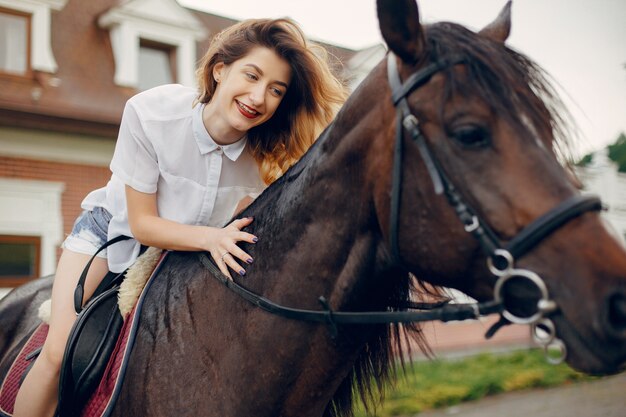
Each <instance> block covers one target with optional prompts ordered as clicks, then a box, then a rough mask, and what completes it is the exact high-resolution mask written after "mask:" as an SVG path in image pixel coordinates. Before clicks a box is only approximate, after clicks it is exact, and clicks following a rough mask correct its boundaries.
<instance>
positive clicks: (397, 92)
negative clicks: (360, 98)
mask: <svg viewBox="0 0 626 417" xmlns="http://www.w3.org/2000/svg"><path fill="white" fill-rule="evenodd" d="M465 61H466V59H465V58H464V57H463V56H456V55H453V56H450V57H447V58H444V59H441V60H439V61H437V62H435V63H432V64H429V65H427V66H425V67H424V68H422V69H420V70H418V71H417V72H415V73H414V74H412V75H411V76H410V77H409V78H408V79H407V80H406V81H405V82H404V83H402V81H401V79H400V74H399V71H398V68H397V62H396V57H395V56H394V55H393V54H391V53H389V54H388V56H387V74H388V79H389V85H390V88H391V91H392V100H393V104H394V106H396V108H397V122H396V142H395V148H394V167H393V172H392V181H393V182H392V190H391V210H390V226H389V228H390V234H389V240H390V241H389V246H390V248H391V256H392V258H393V260H394V262H395V263H396V264H398V265H402V260H401V258H400V253H399V247H398V233H399V231H398V223H399V221H398V219H399V211H400V197H401V184H402V162H403V160H402V159H403V148H402V139H403V137H404V132H405V131H407V132H408V133H409V135H410V137H411V139H412V141H413V143H415V145H416V146H417V148H418V150H419V153H420V155H421V157H422V159H423V162H424V165H425V166H426V169H427V170H428V174H429V175H430V178H431V180H432V183H433V187H434V190H435V194H437V195H441V194H445V196H446V198H447V200H448V203H449V204H450V206H452V208H454V211H455V212H456V215H457V217H458V218H459V220H460V221H461V223H462V224H463V227H464V229H465V231H466V232H468V233H470V234H471V235H472V236H473V237H474V238H475V239H476V240H477V241H478V243H479V245H480V247H481V249H482V251H483V253H484V254H485V256H486V258H487V266H488V268H489V271H490V272H491V273H492V274H493V275H494V276H495V277H496V278H497V281H496V284H495V287H494V301H495V302H496V303H497V304H499V305H501V307H502V310H501V312H500V315H501V318H500V321H499V322H498V323H496V324H495V325H494V326H493V327H492V328H491V329H489V331H488V332H487V335H486V336H487V337H491V336H492V335H493V334H495V333H496V332H497V331H498V330H499V329H500V328H501V327H502V326H505V325H507V324H511V323H516V324H529V325H531V326H532V334H533V338H534V339H535V341H536V342H537V343H538V344H540V345H542V346H543V347H544V349H545V350H546V354H547V353H548V349H552V350H557V351H558V355H559V356H558V357H556V358H554V359H553V358H551V357H550V356H549V357H548V360H551V361H553V362H561V361H563V360H564V359H565V356H566V354H567V350H566V347H565V344H564V343H563V342H562V341H561V340H559V339H557V338H556V329H555V326H554V323H553V322H552V321H551V320H550V319H548V318H546V316H547V315H549V314H551V313H553V312H556V311H557V310H558V306H557V304H556V303H555V302H554V301H553V300H551V299H550V296H549V294H548V289H547V286H546V285H545V282H544V281H543V279H542V278H541V277H540V276H539V275H537V274H536V273H535V272H532V271H529V270H526V269H518V268H515V267H514V265H515V260H516V259H518V258H520V257H521V256H523V255H524V254H526V253H527V252H528V251H530V250H531V249H532V248H533V247H535V246H536V245H537V244H538V243H539V242H541V241H542V240H543V239H545V238H546V237H548V236H549V235H550V234H552V233H553V232H555V231H556V230H558V229H559V228H560V227H561V226H563V225H564V224H566V223H567V222H569V221H570V220H572V219H574V218H576V217H579V216H581V215H582V214H584V213H586V212H588V211H599V210H602V202H601V201H600V199H599V198H598V197H597V196H589V195H574V196H572V197H569V198H567V199H566V200H565V201H563V202H561V203H560V204H559V205H557V206H556V207H554V208H552V209H551V210H550V211H548V212H547V213H545V214H543V215H541V216H540V217H538V218H537V219H535V220H534V221H533V222H532V223H530V224H529V225H528V226H526V227H525V228H524V229H522V230H521V231H520V232H519V233H518V234H517V235H516V236H515V237H513V238H512V239H511V240H510V241H508V242H507V243H502V242H501V241H500V240H499V239H498V237H497V235H496V233H494V232H493V230H491V228H490V227H489V226H488V225H487V223H486V222H484V221H483V220H482V219H481V218H480V217H479V216H478V215H477V214H476V212H475V211H474V210H473V209H472V208H471V207H470V206H469V204H467V203H466V202H465V201H464V199H463V197H462V195H461V194H460V193H459V192H458V191H457V189H456V187H455V186H454V184H453V183H452V181H450V180H449V179H448V177H447V176H446V174H445V172H444V171H443V169H442V168H441V167H440V165H439V164H438V163H437V159H436V158H435V157H434V155H433V154H432V153H431V151H430V150H429V148H428V145H427V143H426V138H425V136H424V134H423V132H422V131H421V129H420V126H419V120H418V119H417V117H415V115H414V114H412V113H411V110H410V108H409V104H408V101H407V96H408V95H409V94H410V93H411V92H412V91H414V90H415V89H417V88H419V87H420V86H422V85H424V84H425V83H427V82H428V81H429V80H430V79H431V77H432V76H433V75H434V74H435V73H437V72H439V71H442V70H444V69H446V68H450V67H452V66H454V65H458V64H463V63H465ZM516 279H517V280H519V279H522V280H526V281H528V282H530V283H531V284H532V285H533V286H534V287H536V288H537V290H538V292H539V293H540V298H539V299H538V301H537V305H536V310H535V311H534V312H533V313H532V314H530V315H517V314H515V313H513V312H511V311H510V310H508V309H507V305H506V304H507V303H506V301H507V300H506V297H505V293H504V287H505V285H506V283H508V282H511V281H512V280H516Z"/></svg>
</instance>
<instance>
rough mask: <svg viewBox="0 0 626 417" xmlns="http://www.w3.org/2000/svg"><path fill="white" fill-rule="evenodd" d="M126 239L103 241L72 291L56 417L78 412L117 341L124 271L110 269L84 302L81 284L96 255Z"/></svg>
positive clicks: (99, 377)
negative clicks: (72, 314)
mask: <svg viewBox="0 0 626 417" xmlns="http://www.w3.org/2000/svg"><path fill="white" fill-rule="evenodd" d="M126 239H129V237H128V236H119V237H117V238H115V239H112V240H110V241H108V242H107V243H105V244H104V245H102V247H101V248H100V249H98V251H97V252H96V253H95V254H94V255H93V257H92V258H91V259H90V260H89V262H88V263H87V265H86V266H85V269H84V270H83V273H82V274H81V276H80V279H79V280H78V284H77V286H76V290H75V292H74V308H75V310H76V314H77V315H78V317H77V319H76V322H75V323H74V326H73V327H72V330H71V331H70V335H69V338H68V341H67V345H66V347H65V354H64V356H63V363H62V365H61V375H60V380H59V403H58V406H57V416H58V417H70V416H79V415H80V413H81V410H82V409H83V407H84V406H85V404H86V403H87V401H88V400H89V397H90V395H91V394H92V393H93V392H94V391H95V389H96V388H97V387H98V384H99V383H100V380H101V379H102V376H103V375H104V372H105V370H106V366H107V364H108V362H109V359H110V358H111V354H112V353H113V350H114V349H115V346H116V344H117V339H118V337H119V335H120V331H121V329H122V325H123V324H124V320H123V317H122V315H121V313H120V311H119V308H118V305H117V294H118V290H119V286H120V285H121V283H122V281H123V279H124V276H125V273H126V271H124V272H122V273H117V274H116V273H112V272H109V273H108V274H107V275H105V277H104V278H103V279H102V282H101V283H100V285H99V286H98V288H96V290H95V292H94V294H93V295H92V297H91V298H90V299H89V300H88V301H87V303H86V304H85V305H84V306H83V292H84V290H83V288H84V284H85V279H86V278H87V272H88V271H89V267H90V266H91V263H92V262H93V260H94V258H95V257H96V255H97V254H98V253H99V252H100V251H102V250H103V249H105V248H106V247H108V246H110V245H112V244H114V243H117V242H120V241H122V240H126Z"/></svg>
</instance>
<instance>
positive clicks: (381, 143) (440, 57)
mask: <svg viewBox="0 0 626 417" xmlns="http://www.w3.org/2000/svg"><path fill="white" fill-rule="evenodd" d="M377 11H378V16H379V22H380V30H381V33H382V35H383V38H384V40H385V42H386V43H387V45H388V47H389V54H388V58H387V59H386V60H383V61H381V62H380V63H379V64H378V65H377V66H376V67H375V68H374V69H373V70H372V72H371V73H370V74H369V75H368V76H367V78H366V79H365V80H364V81H363V82H362V83H361V85H360V86H359V87H358V88H357V89H356V91H354V92H353V94H352V95H351V96H350V98H349V99H348V101H347V102H346V103H345V105H344V106H343V108H342V109H341V111H340V112H339V114H338V115H337V117H336V119H335V120H334V122H333V123H332V124H331V125H330V126H329V127H328V128H327V129H326V130H325V131H324V132H323V134H322V135H321V136H320V138H319V139H318V140H317V141H316V143H315V144H314V146H312V147H311V149H310V150H309V151H308V152H307V153H306V154H305V155H304V157H303V158H302V159H301V160H300V161H299V162H298V163H297V164H295V165H294V166H293V167H292V168H290V169H289V170H288V171H287V172H286V173H285V174H284V175H283V176H282V177H281V178H280V179H279V180H277V181H276V182H275V183H274V184H272V185H271V186H269V187H268V188H267V189H266V190H265V191H264V192H263V193H262V194H261V195H260V196H259V197H258V198H257V199H256V201H254V202H253V203H252V204H251V205H250V206H249V207H248V208H246V209H245V210H244V212H243V213H242V215H243V216H253V217H254V219H255V220H254V222H253V223H252V225H251V226H250V227H249V229H248V230H250V231H251V232H253V233H254V234H255V235H257V236H259V241H258V242H257V243H256V244H255V245H247V244H244V245H243V247H244V249H245V250H246V251H247V252H248V253H250V254H251V256H253V257H254V259H255V262H254V263H253V264H252V265H251V266H250V267H249V268H248V269H247V273H246V276H245V277H236V278H235V279H234V283H233V284H232V285H234V284H237V285H239V286H241V287H245V288H246V289H247V290H248V291H250V292H252V293H254V294H259V295H262V296H263V297H264V298H265V299H267V300H271V301H272V302H274V303H277V304H280V305H282V306H289V307H293V308H298V309H302V310H306V311H317V312H320V311H321V312H325V313H326V317H328V318H329V320H328V322H326V323H319V322H315V321H300V320H297V319H294V318H285V317H281V316H280V315H275V314H270V313H268V312H266V311H265V310H264V309H262V308H260V305H261V304H262V303H256V304H255V303H250V302H249V300H248V299H245V298H242V297H240V296H239V295H238V294H237V293H235V292H233V291H231V290H230V288H231V287H232V285H231V284H227V285H223V283H224V282H226V281H221V280H219V279H216V275H217V273H215V272H214V271H215V269H214V268H210V267H209V266H210V265H211V264H210V262H207V259H208V258H207V257H206V254H199V253H191V252H172V253H170V254H169V256H168V258H167V260H166V261H165V263H164V265H162V267H161V272H160V274H159V275H158V276H157V277H156V279H155V280H154V283H153V285H152V287H151V288H150V291H149V293H148V294H147V295H146V299H145V307H144V309H143V311H142V313H141V317H140V324H139V329H138V331H137V338H136V342H135V345H134V349H133V351H132V354H131V360H130V363H129V367H128V369H127V372H126V379H125V381H124V384H123V386H122V389H121V393H120V395H119V398H118V400H117V403H116V406H115V408H114V410H113V412H112V414H111V415H112V416H116V417H119V416H123V415H149V416H170V415H183V416H186V415H189V416H192V415H193V416H197V415H204V416H216V415H220V416H229V417H236V416H250V415H255V416H284V417H288V416H298V417H320V416H328V417H330V416H350V415H352V414H353V407H354V402H355V399H356V396H359V395H360V396H362V397H363V398H364V399H365V400H366V403H367V404H372V402H373V403H375V402H376V401H377V399H378V397H379V392H380V391H381V390H380V387H382V386H383V385H384V384H385V383H386V382H388V381H389V380H390V379H391V380H392V379H393V378H394V372H395V371H394V363H395V361H396V360H398V359H397V356H396V355H394V352H395V350H396V349H398V348H399V347H398V345H399V344H400V343H399V342H398V341H399V340H404V338H405V337H412V336H416V337H418V338H419V336H420V333H419V329H418V326H412V325H410V324H405V325H398V324H395V325H390V324H388V323H385V322H377V323H374V324H364V323H362V322H358V323H357V324H345V323H342V322H341V321H340V320H339V319H340V318H341V317H343V316H340V314H339V313H340V312H346V314H348V313H350V312H353V313H355V314H359V312H365V311H372V310H373V311H381V312H391V313H394V312H395V313H402V312H403V311H404V309H405V307H406V305H407V304H408V303H410V302H411V301H414V300H415V298H416V297H417V295H416V294H426V295H424V297H426V296H427V297H428V298H429V299H432V298H433V297H434V298H435V299H437V297H438V296H439V295H440V294H441V293H440V291H439V288H441V287H448V288H456V289H458V290H460V291H462V292H464V293H466V294H467V295H469V296H471V297H473V298H474V299H476V300H478V301H479V302H481V303H482V302H488V301H490V300H493V299H494V297H495V298H497V299H498V300H497V301H499V302H500V303H501V304H504V306H505V307H504V308H505V313H508V314H507V315H505V316H503V317H504V319H503V320H502V324H504V322H506V321H507V320H508V321H515V320H519V321H527V322H529V323H530V322H532V323H533V324H537V323H539V325H538V326H539V327H540V328H542V329H544V330H546V331H547V332H548V333H552V335H551V336H552V337H551V338H556V339H559V340H561V341H562V343H563V346H564V347H566V348H567V350H566V357H565V360H566V361H567V363H568V364H569V365H571V366H572V367H574V368H576V369H579V370H581V371H584V372H588V373H592V374H609V373H615V372H619V371H620V370H622V369H623V368H624V363H625V361H626V250H625V248H624V247H623V246H622V245H621V244H620V243H619V242H618V240H617V239H616V238H614V236H613V234H612V233H611V231H610V230H608V229H607V228H606V227H605V225H604V223H603V221H602V219H601V217H600V215H599V214H598V213H597V210H598V201H597V199H590V198H583V197H581V194H580V191H579V188H580V187H579V185H578V183H577V182H576V180H575V178H574V177H573V176H572V175H571V172H570V170H569V168H568V165H567V163H566V161H564V160H563V157H562V155H563V154H564V152H565V151H564V149H567V139H566V137H565V136H566V130H565V129H564V128H563V123H562V122H563V121H562V117H561V116H560V114H561V113H560V109H561V107H560V106H559V101H558V98H557V97H556V95H555V93H554V90H553V89H552V88H551V87H550V85H549V83H548V82H547V81H546V77H545V76H544V75H543V72H542V70H541V69H540V68H539V67H538V66H537V65H536V64H535V63H533V62H532V61H531V60H530V59H529V58H527V57H526V56H524V55H522V54H521V53H518V52H516V51H513V50H512V49H510V48H508V47H507V46H506V45H505V40H506V38H507V37H508V35H509V32H510V25H511V18H510V3H509V4H507V5H506V6H505V8H504V9H503V11H502V12H501V14H500V15H499V16H498V17H497V18H496V19H495V20H494V21H493V22H492V23H491V24H489V25H487V26H486V27H485V28H484V29H482V30H481V31H479V32H477V33H475V32H472V31H470V30H468V29H466V28H464V27H463V26H460V25H457V24H453V23H445V22H444V23H434V24H430V25H422V24H420V21H419V10H418V7H417V4H416V3H415V1H414V0H404V1H400V0H378V2H377ZM222 278H223V277H222ZM49 287H50V279H47V280H39V281H35V282H34V283H33V284H29V285H26V286H24V287H21V288H18V289H16V290H15V291H13V292H12V293H11V294H9V295H8V296H7V297H6V298H5V299H4V300H3V301H2V304H0V335H1V336H2V337H1V338H0V357H1V356H4V355H5V354H6V352H8V351H9V350H11V349H14V348H15V345H16V343H19V340H20V339H21V338H22V339H23V335H24V334H25V332H26V331H27V330H28V329H32V327H33V326H34V325H35V323H36V322H37V319H36V318H35V317H34V315H35V310H36V307H37V304H38V302H39V301H41V300H43V299H44V298H46V296H47V295H48V294H49V291H50V289H49ZM420 290H421V291H420ZM537 293H538V294H539V296H537ZM494 294H495V295H494ZM320 295H321V296H324V300H325V301H324V303H323V304H324V306H322V307H320V304H319V303H320V300H319V296H320ZM529 300H534V301H533V302H531V304H533V305H534V307H532V308H530V307H528V302H529ZM333 312H334V313H333ZM334 316H336V317H337V322H333V317H334ZM333 326H334V327H335V330H336V332H332V331H329V328H330V327H333ZM16 341H17V342H16ZM422 342H423V341H422ZM424 348H426V347H424ZM370 406H371V405H370Z"/></svg>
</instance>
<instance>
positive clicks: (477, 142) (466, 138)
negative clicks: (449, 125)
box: [450, 125, 491, 148]
mask: <svg viewBox="0 0 626 417" xmlns="http://www.w3.org/2000/svg"><path fill="white" fill-rule="evenodd" d="M450 137H452V138H453V139H454V140H456V141H457V142H458V143H460V144H461V145H463V146H467V147H471V148H480V147H484V146H488V145H489V144H490V143H491V136H490V135H489V132H488V131H487V130H486V129H484V128H482V127H480V126H475V125H466V126H461V127H458V128H456V129H454V130H453V131H452V132H451V134H450Z"/></svg>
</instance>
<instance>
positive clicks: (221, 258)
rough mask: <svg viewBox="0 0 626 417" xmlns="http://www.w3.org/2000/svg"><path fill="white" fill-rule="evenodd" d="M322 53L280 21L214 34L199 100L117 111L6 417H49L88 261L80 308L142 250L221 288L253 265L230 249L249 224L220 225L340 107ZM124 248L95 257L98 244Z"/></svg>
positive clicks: (168, 100)
mask: <svg viewBox="0 0 626 417" xmlns="http://www.w3.org/2000/svg"><path fill="white" fill-rule="evenodd" d="M322 51H323V50H322V49H321V48H318V47H316V46H315V45H313V44H310V43H309V42H308V41H307V40H306V39H305V37H304V35H303V34H302V32H301V30H300V29H299V27H298V26H297V25H296V24H295V23H293V22H292V21H290V20H288V19H277V20H270V19H260V20H251V21H245V22H242V23H239V24H237V25H234V26H233V27H231V28H229V29H227V30H225V31H224V32H223V33H221V34H218V35H217V36H216V37H215V38H214V40H213V41H212V43H211V46H210V47H209V50H208V52H207V53H206V55H205V57H204V59H203V60H202V63H201V65H200V69H199V70H198V81H199V82H198V84H199V86H200V91H197V90H195V89H193V88H189V87H185V86H182V85H173V84H169V85H163V86H159V87H155V88H152V89H149V90H146V91H144V92H142V93H140V94H138V95H136V96H134V97H132V98H131V99H130V100H129V101H128V102H127V104H126V107H125V109H124V114H123V116H122V122H121V126H120V131H119V137H118V140H117V144H116V148H115V153H114V155H113V160H112V161H111V171H112V173H113V175H112V176H111V179H110V180H109V182H108V184H107V186H106V187H104V188H101V189H98V190H95V191H93V192H91V193H90V194H89V195H88V196H87V197H86V198H85V199H84V200H83V202H82V208H83V209H84V210H85V211H84V212H83V214H82V215H81V216H80V217H79V218H78V220H77V221H76V223H75V224H74V229H73V230H72V233H71V234H70V236H69V237H68V238H67V239H66V241H65V243H64V251H63V254H62V255H61V259H60V261H59V266H58V268H57V271H56V276H55V280H54V285H53V289H52V312H51V318H50V328H49V331H48V335H47V338H46V342H45V344H44V346H43V348H42V351H41V354H40V355H39V357H38V358H37V360H36V361H35V363H34V366H33V367H32V369H31V370H30V371H29V373H28V376H27V377H26V379H25V380H24V383H23V385H22V387H21V388H20V391H19V394H18V396H17V400H16V402H15V414H14V416H15V417H23V416H34V415H36V416H51V415H53V414H54V411H55V408H56V398H57V389H58V388H57V385H58V373H59V369H60V365H61V360H62V358H63V352H64V350H65V345H66V342H67V338H68V334H69V332H70V329H71V327H72V324H73V323H74V321H75V319H76V315H75V313H74V307H73V296H72V294H73V290H74V288H75V287H76V282H77V280H78V277H79V275H80V273H81V271H82V269H83V267H84V266H85V264H86V263H87V262H88V261H89V259H90V258H91V256H92V255H93V256H94V260H93V262H92V263H91V268H90V269H89V274H88V275H87V279H86V281H85V287H84V288H85V298H87V299H88V298H89V297H90V296H91V294H92V293H93V291H94V290H95V288H96V287H97V285H98V284H99V283H100V281H101V280H102V278H103V277H104V275H105V274H106V272H107V271H108V270H111V271H113V272H122V271H124V270H125V269H126V268H128V267H129V266H130V265H131V264H132V263H133V262H134V261H135V260H136V258H137V256H138V254H139V252H140V249H141V245H145V246H154V247H158V248H162V249H172V250H183V251H206V252H209V253H210V254H211V256H212V257H213V260H214V261H215V262H216V263H217V265H218V266H219V268H220V270H221V272H222V273H223V274H224V275H226V276H228V277H230V276H231V275H230V274H231V271H234V272H235V273H237V274H238V275H245V273H246V271H245V269H244V268H243V267H242V266H241V264H244V265H250V264H251V263H252V262H253V259H252V257H251V256H250V255H249V254H248V253H246V252H244V251H243V250H242V249H241V248H240V247H239V246H238V245H237V243H238V242H247V243H250V244H254V243H256V241H257V237H256V236H254V235H252V234H250V233H246V232H243V231H242V230H241V229H243V228H244V227H246V226H249V225H250V224H251V223H252V218H243V219H237V220H235V221H233V222H232V223H230V224H228V225H227V226H225V225H226V224H227V222H228V221H229V220H230V219H231V218H232V217H233V216H234V215H235V214H237V212H238V211H240V210H241V209H243V208H244V207H245V206H246V205H247V204H250V202H251V201H252V200H253V199H254V198H256V197H257V196H258V195H259V194H260V193H261V192H262V191H263V190H264V189H265V187H266V186H267V184H269V183H270V182H272V181H274V180H275V179H276V178H278V177H279V176H280V175H282V173H284V172H285V171H286V170H287V169H288V168H289V167H290V166H291V165H292V164H294V163H295V162H296V161H297V160H298V159H299V158H300V157H301V156H302V154H303V153H304V152H305V151H306V150H307V149H308V148H309V147H310V146H311V145H312V144H313V141H314V140H315V138H316V137H317V136H318V134H319V133H320V132H321V131H322V129H324V128H325V127H326V125H327V124H328V123H330V121H331V120H332V119H333V117H334V116H335V113H336V112H337V110H338V109H339V107H340V105H341V104H342V103H343V101H344V99H345V97H346V91H345V89H344V87H343V85H342V84H341V83H340V82H339V81H338V80H337V79H336V78H335V77H334V76H333V75H332V74H331V72H330V68H329V64H328V62H327V59H326V56H325V55H324V54H323V53H322ZM122 235H124V236H129V237H131V238H133V239H129V240H126V241H124V242H121V243H118V244H117V245H114V246H112V247H110V248H109V249H107V251H106V252H100V253H98V255H97V256H96V255H94V254H95V253H97V251H98V248H99V247H101V246H102V245H104V244H105V242H106V241H107V240H112V239H115V238H118V237H120V236H122Z"/></svg>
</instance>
